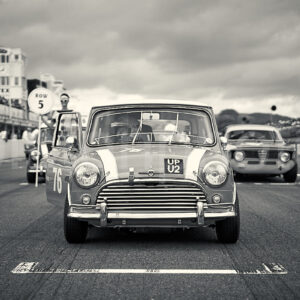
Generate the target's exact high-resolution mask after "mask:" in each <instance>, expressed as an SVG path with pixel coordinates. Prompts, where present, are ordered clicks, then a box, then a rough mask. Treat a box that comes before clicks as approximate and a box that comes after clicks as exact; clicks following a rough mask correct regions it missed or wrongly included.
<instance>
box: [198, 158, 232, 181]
mask: <svg viewBox="0 0 300 300" xmlns="http://www.w3.org/2000/svg"><path fill="white" fill-rule="evenodd" d="M202 177H203V179H204V181H205V182H206V183H207V184H208V185H210V186H214V187H215V186H220V185H222V184H223V183H224V182H225V181H226V179H227V177H228V166H227V165H226V164H225V163H223V162H221V161H210V162H208V163H207V164H206V165H205V166H204V168H203V170H202Z"/></svg>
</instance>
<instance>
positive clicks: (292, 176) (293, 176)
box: [283, 164, 298, 182]
mask: <svg viewBox="0 0 300 300" xmlns="http://www.w3.org/2000/svg"><path fill="white" fill-rule="evenodd" d="M297 173H298V166H297V164H295V166H294V167H293V168H292V169H291V170H289V171H288V172H286V173H285V174H283V178H284V181H286V182H295V181H296V180H297Z"/></svg>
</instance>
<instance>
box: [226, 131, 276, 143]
mask: <svg viewBox="0 0 300 300" xmlns="http://www.w3.org/2000/svg"><path fill="white" fill-rule="evenodd" d="M227 137H228V140H260V141H262V140H265V141H279V140H280V138H279V136H278V135H277V134H276V132H275V131H270V130H248V129H247V130H234V131H230V132H228V134H227Z"/></svg>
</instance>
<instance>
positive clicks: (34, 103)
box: [28, 88, 53, 115]
mask: <svg viewBox="0 0 300 300" xmlns="http://www.w3.org/2000/svg"><path fill="white" fill-rule="evenodd" d="M28 105H29V108H30V110H31V111H33V112H35V113H37V114H39V115H44V114H47V113H48V112H50V111H51V109H52V106H53V94H52V92H51V91H50V90H47V89H45V88H37V89H34V90H33V91H32V92H31V93H30V94H29V96H28Z"/></svg>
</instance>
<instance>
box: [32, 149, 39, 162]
mask: <svg viewBox="0 0 300 300" xmlns="http://www.w3.org/2000/svg"><path fill="white" fill-rule="evenodd" d="M30 156H31V159H32V160H33V161H36V160H37V158H38V156H39V152H38V151H37V150H32V151H31V152H30Z"/></svg>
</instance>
